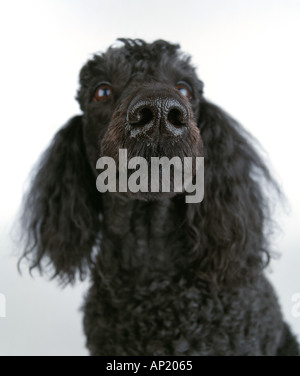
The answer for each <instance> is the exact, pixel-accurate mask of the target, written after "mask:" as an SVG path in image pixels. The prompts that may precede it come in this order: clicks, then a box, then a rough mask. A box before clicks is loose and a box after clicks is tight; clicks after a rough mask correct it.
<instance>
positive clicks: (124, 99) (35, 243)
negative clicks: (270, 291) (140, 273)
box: [22, 40, 276, 283]
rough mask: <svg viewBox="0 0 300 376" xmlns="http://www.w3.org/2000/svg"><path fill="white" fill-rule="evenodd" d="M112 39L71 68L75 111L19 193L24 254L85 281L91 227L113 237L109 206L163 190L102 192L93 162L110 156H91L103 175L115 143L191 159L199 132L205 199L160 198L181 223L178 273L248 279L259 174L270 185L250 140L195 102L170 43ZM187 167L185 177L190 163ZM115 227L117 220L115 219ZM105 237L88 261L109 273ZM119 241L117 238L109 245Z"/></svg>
mask: <svg viewBox="0 0 300 376" xmlns="http://www.w3.org/2000/svg"><path fill="white" fill-rule="evenodd" d="M122 42H123V44H122V45H121V46H119V47H111V48H109V49H108V50H107V52H106V53H104V54H97V55H95V56H94V57H93V58H92V59H91V60H90V61H88V62H87V64H86V65H85V66H84V67H83V68H82V70H81V73H80V89H79V91H78V96H77V98H78V100H79V103H80V106H81V109H82V111H83V114H82V115H80V116H76V117H73V118H71V119H70V121H69V122H68V123H67V124H66V125H65V126H64V127H63V128H62V129H60V130H59V131H58V133H57V134H56V136H55V137H54V140H53V141H52V144H51V145H50V147H49V148H48V149H47V150H46V152H45V153H44V155H43V157H42V159H41V161H40V163H39V165H38V167H37V170H36V173H35V176H34V179H33V180H32V183H31V186H30V189H29V192H28V194H27V196H26V200H25V205H24V208H23V216H22V225H23V230H24V231H23V233H24V234H25V237H26V240H27V242H26V243H25V251H24V256H25V257H27V258H31V261H32V263H31V265H32V268H34V267H38V268H39V269H40V270H43V268H42V261H43V260H44V259H47V260H48V261H51V263H52V265H53V267H54V275H55V276H59V277H60V278H61V279H63V280H68V281H74V279H75V276H76V275H77V273H78V272H79V275H80V276H81V277H83V276H84V275H85V272H86V271H87V270H88V269H89V267H90V266H91V264H93V262H94V261H93V258H92V249H93V247H95V246H96V249H99V243H100V242H101V234H102V233H104V232H105V231H108V233H109V234H111V233H110V230H111V229H110V228H109V226H112V224H111V222H109V220H107V218H108V217H111V216H112V215H114V207H116V206H118V205H119V204H120V205H123V204H124V205H125V206H124V210H125V211H126V210H127V211H129V214H128V215H131V211H130V210H131V209H130V207H131V206H130V205H131V203H130V200H131V199H132V198H133V199H138V200H141V199H143V200H144V199H146V200H160V199H161V198H164V197H166V195H164V194H162V193H161V192H160V191H156V193H155V194H154V195H152V192H151V191H150V193H149V194H148V193H144V191H143V193H138V194H136V193H134V194H133V195H132V196H130V194H129V193H125V192H124V191H123V190H122V191H120V190H119V191H117V190H116V191H117V194H116V195H110V196H109V197H108V196H105V195H102V194H101V193H99V190H97V189H96V184H95V183H96V180H98V178H99V176H98V173H99V171H98V168H101V169H103V167H104V164H105V162H107V161H108V160H107V159H106V160H104V163H100V164H99V166H100V167H99V166H98V161H99V159H101V158H110V159H112V160H113V161H116V166H115V167H116V168H115V171H114V170H113V169H112V172H115V174H116V179H119V180H121V178H120V174H121V173H122V171H123V170H122V169H121V168H120V162H119V164H118V154H119V151H120V150H126V151H127V158H128V160H131V161H132V160H133V159H134V158H136V157H139V158H143V160H144V161H146V162H149V161H150V160H151V158H155V157H159V158H161V157H167V158H169V159H172V158H179V160H182V159H183V158H186V157H195V158H198V157H202V156H203V146H202V139H203V144H204V147H205V199H204V200H203V202H201V203H200V201H198V203H193V204H187V205H186V202H187V201H186V202H185V203H184V202H183V200H182V195H180V194H178V191H177V190H175V189H173V190H172V189H171V190H170V192H169V195H167V197H173V196H174V195H175V194H176V197H175V198H174V199H172V200H170V201H166V203H167V204H168V205H170V207H173V208H174V207H175V208H176V210H175V211H174V213H175V214H174V215H179V216H180V221H179V222H180V223H182V226H184V234H185V239H184V244H185V245H184V250H182V249H181V247H177V248H178V252H184V257H185V262H186V265H185V268H189V272H188V273H186V274H188V275H191V276H196V277H199V276H200V277H202V278H206V279H209V280H212V281H217V282H218V283H220V282H221V281H227V280H228V281H229V282H230V281H235V282H234V283H236V281H240V280H245V278H246V277H245V276H248V277H249V278H252V277H253V276H256V275H257V271H258V270H260V268H261V266H262V265H264V260H265V257H264V255H267V258H268V240H267V238H266V236H265V234H266V229H269V227H268V225H269V223H270V221H269V211H268V208H269V206H268V197H266V195H265V194H264V191H263V188H262V187H263V186H264V185H265V184H262V181H265V182H268V183H270V184H271V186H274V187H276V183H275V182H274V181H273V180H272V177H271V176H270V173H269V170H268V168H267V167H266V166H265V164H264V162H263V161H262V159H261V158H260V156H259V154H258V153H257V152H256V150H255V148H254V147H253V146H252V145H251V143H252V141H251V137H250V135H249V134H248V133H247V132H245V131H244V130H243V128H242V127H241V126H240V125H239V124H238V123H237V122H236V121H234V120H233V119H232V118H231V117H230V116H229V115H228V114H226V113H225V112H224V111H223V110H222V109H220V108H219V107H218V106H216V105H214V104H212V103H209V102H208V101H207V100H206V99H205V98H204V97H203V84H202V82H201V81H200V80H199V79H198V78H197V76H196V73H195V70H194V68H193V67H192V66H191V64H190V60H189V58H188V57H186V56H185V55H183V54H182V53H180V51H179V49H178V46H177V45H173V44H170V43H167V42H164V41H161V40H160V41H156V42H154V43H151V44H147V43H145V42H143V41H141V40H135V41H132V40H122ZM200 132H201V136H200ZM175 165H176V164H175ZM122 168H123V167H122ZM174 171H175V168H174ZM191 172H192V179H193V178H194V175H193V174H194V172H195V171H194V168H192V169H191ZM151 173H152V170H151ZM132 175H133V174H132ZM158 176H159V178H160V175H158ZM130 177H132V176H130ZM128 180H129V179H128ZM137 180H138V179H137ZM139 180H140V183H141V180H143V175H139ZM174 180H175V179H174ZM173 187H175V184H174V186H173ZM148 192H149V191H148ZM163 192H165V191H163ZM119 194H121V195H122V198H121V200H119V196H118V195H119ZM128 196H130V197H129V198H130V200H128ZM106 197H107V198H108V200H106ZM123 198H125V199H123ZM116 202H117V204H118V205H114V203H116ZM164 204H165V202H164V203H162V205H164ZM126 205H129V206H126ZM134 205H142V203H140V202H139V201H134V202H133V204H132V206H134ZM149 205H150V206H151V204H149ZM155 205H159V203H155V204H154V206H155ZM122 208H123V206H122ZM122 210H123V209H122ZM168 215H171V214H170V213H169V214H168ZM181 218H182V221H181ZM117 222H118V221H117ZM114 226H117V227H119V226H120V227H122V226H121V224H120V222H118V224H117V225H116V224H115V225H114ZM115 230H118V229H115ZM127 230H128V231H129V229H126V231H127ZM175 231H177V229H175V228H174V232H175ZM113 233H116V231H114V232H113ZM108 238H109V236H108ZM106 239H107V237H106ZM113 241H114V239H110V240H108V241H107V244H103V245H102V250H101V252H100V253H99V254H98V255H97V257H98V258H99V259H98V261H99V262H98V263H99V265H98V267H99V268H100V269H101V267H100V266H101V265H102V266H103V265H106V266H107V270H106V272H107V274H109V273H110V271H111V270H112V269H113V265H115V266H116V265H119V262H120V260H118V255H117V252H116V253H115V252H114V251H113V250H112V249H111V248H110V246H111V243H112V242H113ZM122 241H123V238H122V237H120V238H117V239H116V242H117V243H116V244H118V246H117V248H118V247H121V246H122ZM118 242H119V243H118ZM133 248H134V246H133ZM45 256H46V257H45ZM51 263H50V264H51ZM100 269H99V270H100ZM97 273H98V272H97ZM107 277H109V276H107Z"/></svg>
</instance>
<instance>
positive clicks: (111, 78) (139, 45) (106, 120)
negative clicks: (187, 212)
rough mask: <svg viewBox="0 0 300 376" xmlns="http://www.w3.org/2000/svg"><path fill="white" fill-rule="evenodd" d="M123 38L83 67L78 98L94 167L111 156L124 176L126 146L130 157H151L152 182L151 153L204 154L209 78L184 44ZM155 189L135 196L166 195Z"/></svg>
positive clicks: (89, 153)
mask: <svg viewBox="0 0 300 376" xmlns="http://www.w3.org/2000/svg"><path fill="white" fill-rule="evenodd" d="M122 42H123V45H122V46H121V47H111V48H109V49H108V51H107V52H106V53H104V54H101V55H95V56H94V57H93V59H92V60H90V61H88V62H87V64H86V65H85V66H84V67H83V68H82V70H81V73H80V85H81V87H80V89H79V92H78V100H79V103H80V106H81V109H82V110H83V112H84V115H83V123H84V140H85V144H86V148H87V153H88V157H89V160H90V163H91V166H92V169H93V170H94V171H96V162H97V160H98V158H99V157H101V156H106V157H111V158H113V159H114V160H115V161H116V165H117V171H116V173H117V180H118V176H119V169H120V166H119V157H120V156H119V151H120V149H125V150H126V152H127V158H128V160H130V159H131V158H134V157H142V158H144V159H145V160H146V161H147V162H149V178H150V179H149V185H150V180H151V178H153V177H151V168H150V163H151V158H153V157H158V158H161V157H167V158H168V159H170V160H171V159H172V158H173V157H179V158H180V160H181V161H182V162H183V159H184V158H185V157H202V156H203V147H202V140H201V137H200V132H199V128H198V126H197V118H198V115H199V114H198V112H199V111H198V110H199V103H200V101H201V97H202V89H203V84H202V82H201V81H200V80H199V79H198V78H197V76H196V73H195V70H194V68H193V67H192V66H191V65H190V62H189V58H188V57H186V56H184V55H182V54H181V53H180V52H179V50H178V48H179V46H178V45H173V44H170V43H168V42H165V41H162V40H159V41H156V42H154V43H152V44H147V43H145V42H143V41H141V40H135V41H133V40H122ZM182 172H183V171H182ZM131 173H133V171H131ZM118 187H119V184H117V188H118ZM172 187H173V188H174V185H172ZM149 188H150V187H149ZM160 189H161V187H160ZM117 190H118V189H117ZM149 191H151V188H150V189H149ZM128 193H130V191H128ZM149 193H150V194H148V195H145V194H143V195H141V193H140V194H139V195H137V194H135V195H134V197H135V198H144V199H145V198H146V199H147V198H152V199H153V198H158V197H160V196H161V195H151V192H149ZM164 197H165V195H164Z"/></svg>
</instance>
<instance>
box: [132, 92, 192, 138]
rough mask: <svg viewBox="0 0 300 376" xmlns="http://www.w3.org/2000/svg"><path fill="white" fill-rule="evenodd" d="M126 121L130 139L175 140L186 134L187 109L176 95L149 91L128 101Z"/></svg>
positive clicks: (188, 119) (175, 93) (187, 124)
mask: <svg viewBox="0 0 300 376" xmlns="http://www.w3.org/2000/svg"><path fill="white" fill-rule="evenodd" d="M126 121H127V125H128V127H129V129H130V134H131V136H132V137H135V136H141V135H145V136H146V135H147V136H148V137H149V136H150V137H151V138H153V139H154V138H156V137H160V136H168V137H178V136H181V135H183V134H184V133H185V132H186V131H187V128H188V126H189V122H190V110H189V108H188V106H187V105H186V104H185V103H184V100H183V99H182V98H181V96H180V94H179V93H177V92H174V93H173V92H172V93H170V91H169V90H151V91H150V90H149V91H147V92H144V93H143V94H139V95H138V96H136V97H135V98H134V99H133V100H132V101H131V102H130V104H129V106H128V110H127V115H126Z"/></svg>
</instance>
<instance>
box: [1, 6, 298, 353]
mask: <svg viewBox="0 0 300 376" xmlns="http://www.w3.org/2000/svg"><path fill="white" fill-rule="evenodd" d="M299 20H300V1H299V0H185V1H184V2H183V1H179V0H178V1H177V0H163V1H162V0H148V1H141V0H124V1H122V0H110V1H107V0H98V1H97V0H43V1H40V0H36V1H35V0H28V1H24V0H10V1H2V0H1V2H0V38H1V43H0V46H1V59H0V83H1V85H0V103H1V123H0V124H1V125H0V127H1V137H0V153H1V154H0V157H1V158H0V171H1V194H0V294H1V295H0V298H1V299H0V303H1V302H2V312H3V301H4V300H6V309H5V311H6V317H5V318H4V317H0V355H86V354H87V351H86V350H85V340H84V336H83V334H82V324H81V321H82V314H81V312H80V311H79V308H80V305H81V304H82V301H83V295H84V292H85V291H86V289H87V285H86V284H80V283H78V284H77V285H76V286H75V287H74V288H71V287H68V288H66V289H64V290H61V289H59V288H58V286H57V284H56V283H55V282H51V283H50V282H46V281H45V280H43V279H42V278H40V277H39V276H37V277H36V278H35V279H31V278H30V277H29V276H28V275H27V273H25V274H24V275H23V277H21V276H20V275H19V274H18V273H17V270H16V263H17V258H16V254H17V251H18V250H17V249H16V248H15V247H14V246H13V243H12V241H11V239H10V235H9V231H10V228H11V224H12V222H13V219H14V217H15V215H16V211H17V209H18V207H19V204H20V199H21V196H22V191H23V188H24V182H25V180H26V178H27V176H28V173H29V171H30V169H31V167H32V165H33V163H34V162H35V161H36V159H37V158H38V156H39V155H40V153H41V151H42V150H43V149H44V148H45V147H46V145H47V144H48V142H49V141H50V140H51V138H52V136H53V134H54V133H55V132H56V131H57V129H58V128H59V127H60V126H61V125H63V124H64V122H65V121H66V120H67V119H68V118H69V117H71V116H72V115H74V114H76V113H79V107H78V104H77V103H76V101H75V99H74V97H75V94H76V90H77V82H78V71H79V69H80V67H81V65H82V64H83V63H84V62H85V61H86V60H87V58H88V57H89V56H90V55H91V54H92V53H94V52H97V51H100V50H104V49H106V48H107V47H108V46H109V45H110V44H111V43H113V42H114V41H115V40H116V38H118V37H130V38H143V39H145V40H146V41H153V40H154V39H158V38H159V39H166V40H169V41H171V42H179V43H180V44H181V46H182V49H183V50H184V51H186V52H188V53H189V54H191V55H192V56H193V62H194V64H195V65H196V66H197V67H198V73H199V75H200V77H201V78H202V79H203V81H204V82H205V93H206V96H207V97H208V98H209V99H211V100H212V101H214V102H216V103H217V104H219V105H221V106H222V107H223V108H225V109H226V110H227V111H228V112H229V113H231V114H232V115H233V116H234V117H235V118H237V119H238V120H239V121H240V122H241V123H242V124H243V125H244V126H245V127H246V128H247V129H248V130H250V131H251V132H252V133H253V134H254V135H255V136H256V137H257V138H258V139H259V140H260V142H261V144H262V145H263V147H264V148H265V150H266V151H267V152H268V155H269V158H270V160H271V162H272V165H273V167H274V170H275V172H276V175H277V176H278V179H279V181H280V182H281V184H282V187H283V189H284V191H285V193H286V196H287V198H288V200H289V208H290V209H289V213H288V215H287V214H284V213H283V212H282V211H281V212H280V213H281V214H278V215H277V216H278V220H279V223H280V226H281V228H282V232H281V233H279V236H278V237H277V238H276V242H275V244H274V246H275V249H277V250H279V251H280V253H281V258H280V259H279V260H276V261H273V262H272V264H271V268H269V270H270V278H271V280H272V281H273V283H274V285H275V286H276V290H277V292H278V295H279V298H280V301H281V303H282V306H283V312H284V315H285V317H286V320H287V321H288V322H289V323H290V324H291V325H292V327H293V329H294V331H295V332H296V333H297V334H298V335H300V317H297V313H298V312H297V310H295V309H294V311H293V310H292V309H293V304H294V303H293V302H292V296H293V295H294V294H296V293H300V274H299V265H300V252H299V245H300V228H299V218H300V198H299V197H300V196H299V180H300V179H299V167H298V164H299V139H300V131H299V129H300V106H299V103H300V95H299V88H300V74H299V67H300V48H299V44H300V43H299V39H300V22H299ZM278 213H279V212H278ZM271 271H272V273H271ZM4 298H5V299H4ZM246 298H247V297H245V299H246ZM292 313H294V314H292ZM295 313H296V314H295ZM0 316H3V313H2V314H1V310H0Z"/></svg>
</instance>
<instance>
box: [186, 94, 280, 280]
mask: <svg viewBox="0 0 300 376" xmlns="http://www.w3.org/2000/svg"><path fill="white" fill-rule="evenodd" d="M199 128H200V132H201V136H202V139H203V144H204V157H205V196H204V200H203V202H202V203H201V204H199V205H198V204H197V205H195V204H189V205H188V209H187V219H188V223H189V226H190V230H191V231H189V233H190V236H191V239H192V247H191V250H192V251H191V261H192V262H193V267H195V263H198V271H199V274H201V275H202V276H203V277H205V278H208V279H210V280H214V281H216V282H217V283H222V282H224V281H226V280H228V281H237V280H240V279H242V280H244V279H245V277H247V276H248V277H249V278H251V277H253V275H254V274H255V273H256V272H257V271H259V270H261V269H262V268H263V266H264V265H265V264H266V262H268V260H269V250H268V248H269V247H268V243H267V240H266V239H267V237H266V232H267V231H268V230H269V229H270V228H271V221H270V213H269V202H268V198H267V197H266V195H265V191H264V188H265V187H266V185H271V186H272V187H275V189H276V191H277V192H279V190H278V187H277V185H276V183H275V182H274V181H273V179H272V177H271V175H270V173H269V170H268V168H267V167H266V165H265V164H264V162H263V160H262V158H261V157H260V156H259V154H258V153H257V151H256V150H255V148H254V146H253V145H254V140H253V138H252V137H251V136H250V135H249V134H248V133H247V132H246V131H245V130H244V129H243V128H242V127H241V126H240V125H239V124H238V123H237V122H236V121H235V120H233V119H232V118H231V117H230V116H229V115H228V114H226V113H225V112H224V111H223V110H221V109H220V108H219V107H217V106H215V105H213V104H211V103H209V102H207V101H203V102H202V104H201V107H200V112H199Z"/></svg>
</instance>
